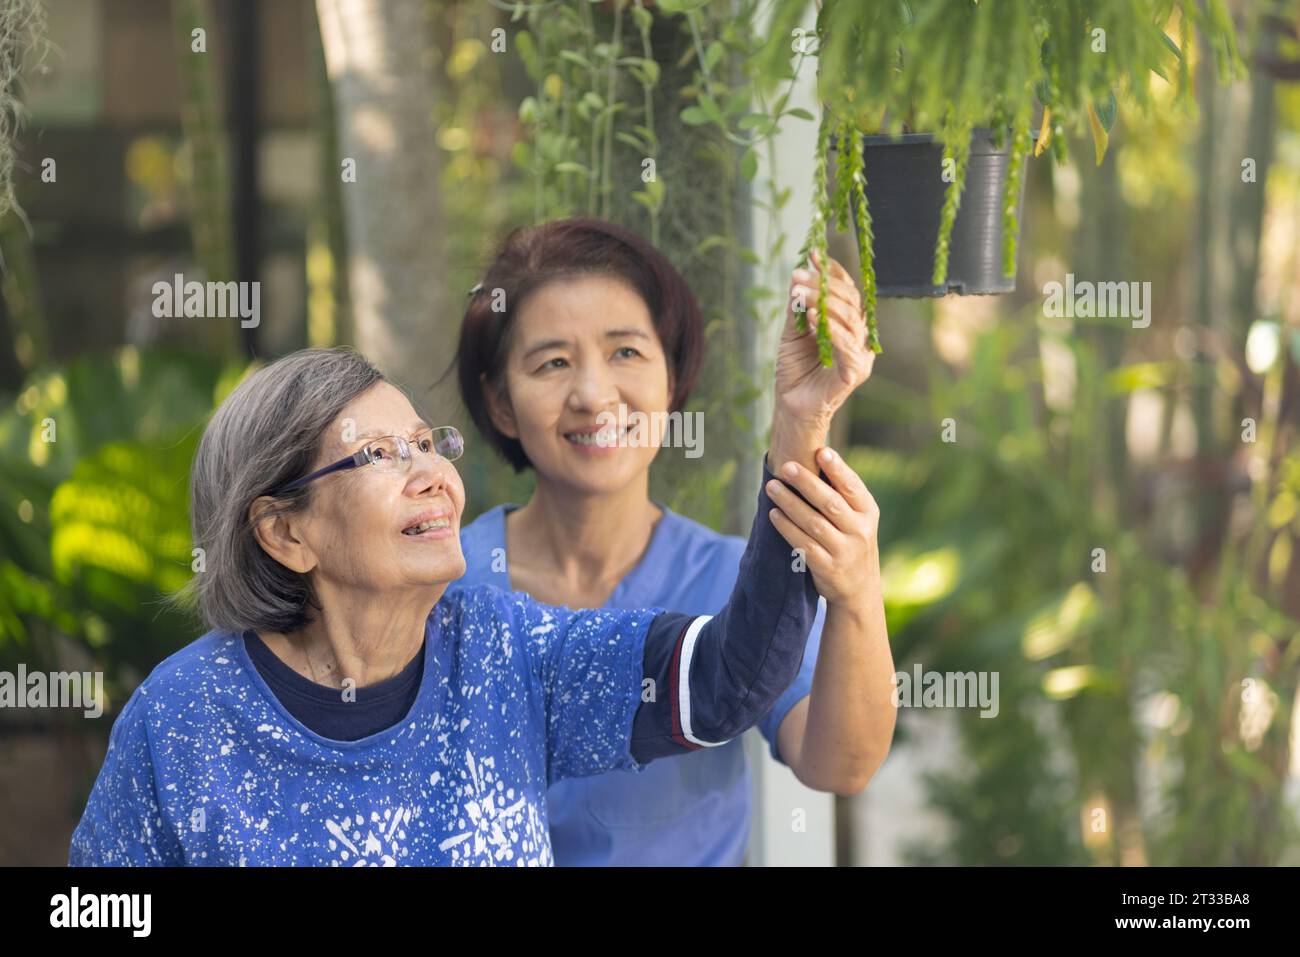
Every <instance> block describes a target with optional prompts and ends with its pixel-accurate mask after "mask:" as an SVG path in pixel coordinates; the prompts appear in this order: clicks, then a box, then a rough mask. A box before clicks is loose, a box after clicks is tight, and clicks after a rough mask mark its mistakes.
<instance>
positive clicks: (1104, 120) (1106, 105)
mask: <svg viewBox="0 0 1300 957" xmlns="http://www.w3.org/2000/svg"><path fill="white" fill-rule="evenodd" d="M1094 106H1095V107H1096V110H1097V118H1098V119H1099V120H1101V126H1102V129H1104V130H1105V131H1106V132H1107V133H1109V132H1110V131H1111V129H1112V128H1113V127H1114V126H1115V119H1116V117H1117V116H1118V115H1119V103H1118V101H1116V99H1115V92H1114V91H1113V90H1112V91H1111V92H1110V93H1109V94H1108V95H1107V98H1106V99H1105V100H1104V101H1103V102H1101V103H1096V104H1094Z"/></svg>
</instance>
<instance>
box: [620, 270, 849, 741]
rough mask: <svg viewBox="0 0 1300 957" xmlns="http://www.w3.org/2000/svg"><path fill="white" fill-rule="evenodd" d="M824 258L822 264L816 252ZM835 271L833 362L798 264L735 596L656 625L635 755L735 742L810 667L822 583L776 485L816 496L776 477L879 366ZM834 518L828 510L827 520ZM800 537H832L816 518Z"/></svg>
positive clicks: (806, 456) (794, 495)
mask: <svg viewBox="0 0 1300 957" xmlns="http://www.w3.org/2000/svg"><path fill="white" fill-rule="evenodd" d="M814 265H817V266H818V267H819V268H820V267H821V263H820V262H819V261H818V260H816V258H814ZM827 279H828V287H829V290H830V296H829V297H828V301H827V307H828V313H829V316H830V318H831V341H832V345H833V347H834V359H833V364H832V366H831V367H830V368H826V367H824V366H822V365H821V363H820V361H819V360H818V353H817V344H816V340H815V337H814V335H813V332H812V331H811V326H812V323H810V324H809V327H810V328H809V331H807V332H803V333H801V332H799V331H798V330H797V329H796V319H797V313H798V311H799V309H800V308H801V307H802V308H806V309H807V310H808V314H809V316H810V317H811V316H813V315H815V313H816V308H817V296H818V292H817V285H818V284H817V280H816V277H814V276H813V275H811V274H808V273H803V272H801V271H798V270H797V271H796V272H795V274H794V277H793V281H792V284H791V299H790V301H791V307H790V309H789V310H788V311H787V315H786V325H785V329H784V330H783V332H782V336H781V344H780V347H779V350H778V355H777V371H776V388H777V397H776V405H775V409H774V412H773V417H772V439H771V443H770V445H769V448H768V453H767V457H766V458H765V460H764V467H763V485H762V488H761V489H760V491H759V496H758V510H757V513H756V514H755V516H754V522H753V526H752V528H751V530H750V534H749V542H748V544H747V546H746V548H745V554H744V556H743V557H742V559H741V563H740V572H739V575H738V577H737V580H736V586H735V588H734V589H733V591H732V594H731V599H730V600H729V601H728V603H727V605H726V606H725V607H724V608H723V609H722V611H720V612H719V613H718V614H717V615H716V616H714V617H711V618H710V617H708V616H704V617H689V616H683V615H674V614H665V615H661V616H659V617H658V618H656V619H655V620H654V621H653V622H652V623H651V625H650V628H649V631H648V633H647V635H646V643H645V656H644V666H645V673H646V677H647V678H648V679H649V681H648V682H647V683H646V687H648V688H649V689H650V690H652V691H654V692H655V698H654V700H645V695H643V701H642V704H641V706H640V708H639V709H638V711H637V715H636V719H635V721H634V724H633V733H632V755H633V757H634V758H636V760H637V761H638V762H642V763H644V762H645V761H648V760H651V759H653V758H658V757H664V756H667V755H672V754H680V753H684V752H686V751H692V750H696V749H698V748H702V747H710V746H714V745H717V744H722V743H725V742H726V741H728V740H730V739H731V738H733V737H735V736H736V735H738V734H740V733H741V732H743V731H744V730H745V729H746V728H749V727H751V726H753V725H754V724H756V723H757V722H758V721H759V719H760V718H762V716H763V715H764V714H766V713H767V711H768V710H769V709H770V708H771V707H772V705H773V704H775V703H776V700H777V698H779V697H780V695H781V693H782V692H783V691H785V689H786V688H787V687H788V686H789V684H790V683H791V681H793V680H794V678H795V675H796V674H797V673H798V671H799V665H800V663H801V662H802V660H803V652H804V645H805V643H806V641H807V638H808V632H809V630H810V629H811V627H812V623H813V619H814V618H815V616H816V613H817V589H816V587H815V585H814V582H813V576H812V574H811V573H810V571H809V570H808V565H807V555H806V549H805V554H799V553H798V552H797V551H795V550H794V549H792V548H791V546H790V534H791V531H792V530H793V529H794V528H795V523H794V522H791V521H787V522H785V523H784V525H781V524H778V523H779V522H780V521H781V520H780V516H782V515H785V512H784V511H783V509H782V507H781V505H780V502H779V500H777V499H774V497H773V495H772V493H771V492H769V488H772V490H773V491H777V493H778V495H780V496H782V497H784V498H785V499H786V501H787V503H793V504H795V505H798V506H800V507H803V508H806V500H805V499H804V497H803V495H802V494H801V493H800V492H798V490H797V489H794V488H793V486H789V487H788V491H785V492H780V491H779V490H780V489H781V488H782V487H783V486H782V485H781V484H780V483H778V484H776V485H772V486H769V483H772V482H773V479H774V478H777V477H781V478H785V477H787V476H789V477H793V475H792V473H788V472H786V471H785V469H786V468H787V467H790V468H794V465H792V464H791V463H797V464H798V465H802V466H804V467H805V468H808V469H809V470H810V471H812V472H817V471H818V467H817V464H816V454H817V452H818V450H819V449H821V448H822V447H823V446H824V445H825V441H826V433H827V430H828V429H829V427H830V421H831V418H832V417H833V416H834V414H835V412H836V410H837V409H838V408H839V407H840V406H841V405H842V404H843V403H844V401H845V400H846V399H847V398H848V397H849V395H850V394H851V393H852V391H853V390H854V389H855V388H856V387H857V386H858V385H859V384H860V383H861V382H862V381H863V380H865V379H866V378H867V376H868V375H870V372H871V367H872V364H873V362H874V358H875V356H874V353H872V352H870V351H869V350H868V349H867V347H866V323H865V321H864V320H863V318H862V313H861V309H860V307H859V303H858V294H857V290H856V288H855V287H854V285H853V283H852V282H851V281H850V280H849V277H848V274H847V273H845V271H844V269H843V267H841V266H840V265H839V264H838V263H835V262H834V261H832V263H831V264H830V274H829V275H828V277H827ZM773 468H776V469H777V472H776V474H775V475H774V473H773V471H772V469H773ZM795 471H796V472H797V469H796V470H795ZM786 517H787V518H790V517H791V516H786ZM798 517H799V518H800V519H803V521H802V522H801V523H799V524H801V525H803V526H807V525H808V524H809V523H808V522H807V521H806V518H805V516H804V515H803V514H802V513H800V514H799V515H798ZM831 528H832V526H831V524H830V523H829V521H828V522H827V523H826V524H825V525H824V530H825V531H827V532H829V531H830V530H831ZM799 540H800V541H801V542H803V543H805V544H811V545H817V544H821V542H820V540H819V539H818V537H817V532H816V531H815V530H814V531H812V532H810V533H809V534H805V535H801V536H800V538H799ZM827 600H828V609H829V608H830V606H831V605H832V603H833V602H834V601H839V600H847V599H843V598H842V596H838V595H837V596H828V599H827ZM664 692H666V694H664Z"/></svg>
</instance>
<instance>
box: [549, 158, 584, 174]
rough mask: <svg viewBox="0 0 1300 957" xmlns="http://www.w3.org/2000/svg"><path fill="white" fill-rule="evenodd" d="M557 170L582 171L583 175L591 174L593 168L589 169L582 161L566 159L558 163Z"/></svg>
mask: <svg viewBox="0 0 1300 957" xmlns="http://www.w3.org/2000/svg"><path fill="white" fill-rule="evenodd" d="M555 172H557V173H580V174H581V175H583V176H590V175H591V170H589V169H587V167H585V166H583V165H582V164H581V163H575V162H573V161H572V160H565V161H564V162H563V163H556V164H555Z"/></svg>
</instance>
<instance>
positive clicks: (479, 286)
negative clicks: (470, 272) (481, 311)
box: [469, 282, 483, 298]
mask: <svg viewBox="0 0 1300 957" xmlns="http://www.w3.org/2000/svg"><path fill="white" fill-rule="evenodd" d="M482 291H483V284H482V283H481V282H478V283H475V284H474V288H473V289H471V290H470V291H469V294H470V297H471V298H472V297H474V296H477V295H478V294H479V293H481V292H482Z"/></svg>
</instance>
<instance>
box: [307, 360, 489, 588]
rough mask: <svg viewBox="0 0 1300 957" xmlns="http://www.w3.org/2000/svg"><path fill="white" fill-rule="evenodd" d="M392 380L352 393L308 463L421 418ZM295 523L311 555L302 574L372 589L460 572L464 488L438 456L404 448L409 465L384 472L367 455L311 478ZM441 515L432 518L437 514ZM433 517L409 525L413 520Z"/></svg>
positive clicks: (400, 431)
mask: <svg viewBox="0 0 1300 957" xmlns="http://www.w3.org/2000/svg"><path fill="white" fill-rule="evenodd" d="M444 424H446V423H441V422H431V423H426V422H423V421H422V420H421V418H420V416H419V415H418V414H417V413H416V411H415V409H414V408H413V407H412V406H411V403H410V402H409V401H408V400H407V398H406V396H405V395H403V394H402V392H401V391H400V390H399V389H396V388H394V387H393V386H391V385H389V384H388V383H387V382H381V383H379V384H378V385H376V386H374V387H373V388H372V389H370V390H368V391H367V392H365V393H363V394H362V395H360V396H358V397H357V398H356V399H354V400H353V401H352V402H351V403H349V405H348V406H347V407H346V408H345V409H344V410H343V413H342V414H341V415H340V416H339V417H338V419H336V420H335V422H334V424H333V425H332V426H331V427H330V428H329V429H328V430H327V433H326V435H325V436H324V437H323V439H322V442H321V450H320V454H319V456H318V457H317V461H316V462H315V464H313V465H312V469H313V470H315V469H317V468H321V467H323V466H325V465H328V464H330V463H331V462H335V461H337V460H339V459H341V458H343V457H344V456H345V455H349V454H351V453H353V452H356V451H358V450H359V449H361V448H362V447H363V446H365V444H366V443H367V441H369V440H370V439H373V438H379V437H381V436H385V435H400V436H402V437H404V438H408V439H409V438H410V437H411V436H413V435H414V434H415V433H416V432H418V431H419V430H421V429H423V428H426V427H427V426H429V425H444ZM313 484H314V488H313V490H312V491H313V498H312V501H311V502H310V504H309V505H308V507H307V509H306V510H305V511H303V512H302V513H300V514H298V515H297V516H295V518H294V524H295V526H296V527H295V532H296V534H297V536H298V537H299V538H300V540H301V541H302V542H303V543H304V545H305V546H306V547H307V549H308V550H309V553H310V555H311V556H312V557H313V558H314V563H315V564H314V567H313V568H312V569H311V572H310V574H312V575H316V576H320V577H321V578H323V579H325V580H327V581H330V582H332V583H334V584H336V585H344V586H357V587H363V588H366V589H371V590H378V591H382V590H386V589H402V588H406V587H416V588H423V587H428V586H430V585H434V584H438V583H442V582H449V581H454V580H455V579H457V578H460V577H461V576H462V575H464V574H465V558H464V556H463V555H462V554H461V550H460V516H461V512H462V511H463V510H464V507H465V489H464V486H462V485H461V481H460V476H459V474H457V472H456V469H455V467H454V466H453V465H452V464H451V463H450V462H448V461H447V460H445V459H443V458H440V457H438V458H435V457H434V456H433V455H430V454H425V453H421V452H419V451H418V450H415V449H412V450H411V459H410V467H409V468H408V469H406V470H400V469H399V470H396V471H391V472H383V471H380V470H379V469H378V468H375V467H374V466H371V465H363V466H361V467H360V468H355V469H349V470H347V471H344V472H341V473H338V474H336V475H330V476H326V477H325V478H323V479H319V480H317V481H316V482H315V483H313ZM442 519H446V525H445V526H442V527H437V526H438V525H440V524H441V520H442ZM424 522H433V523H434V527H432V528H428V529H427V530H425V531H422V532H419V533H418V534H417V533H415V528H414V527H415V526H417V525H419V524H422V523H424Z"/></svg>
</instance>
